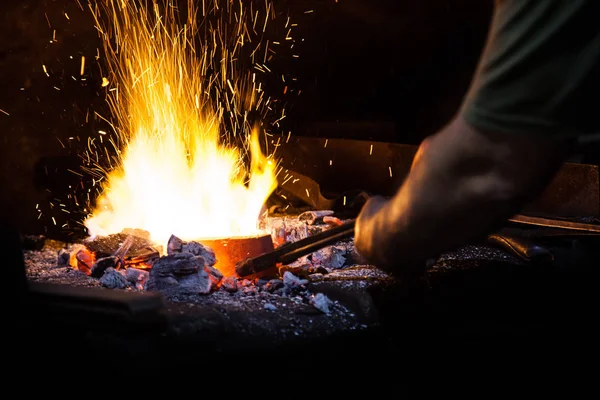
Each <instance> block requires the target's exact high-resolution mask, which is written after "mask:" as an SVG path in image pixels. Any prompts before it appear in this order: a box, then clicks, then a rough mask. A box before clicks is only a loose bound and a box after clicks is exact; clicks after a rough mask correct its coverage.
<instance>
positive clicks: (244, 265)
mask: <svg viewBox="0 0 600 400" xmlns="http://www.w3.org/2000/svg"><path fill="white" fill-rule="evenodd" d="M354 224H355V220H350V221H348V222H345V223H343V224H342V225H339V226H336V227H333V228H330V229H328V230H326V231H323V232H319V233H317V234H315V235H312V236H309V237H307V238H305V239H301V240H298V241H296V242H292V243H287V244H284V245H281V246H279V247H278V248H277V249H275V250H274V251H271V252H268V253H265V254H262V255H260V256H257V257H252V258H246V259H244V260H242V261H240V262H238V263H237V264H236V266H235V272H236V273H237V274H238V275H239V276H240V277H244V276H249V275H254V274H257V273H259V272H263V271H266V270H267V269H269V268H272V267H274V266H275V265H277V264H288V263H290V262H292V261H295V260H297V259H298V258H300V257H302V256H305V255H307V254H310V253H313V252H315V251H317V250H320V249H322V248H324V247H327V246H329V245H332V244H334V243H337V242H339V241H340V240H343V239H347V238H349V237H352V236H354Z"/></svg>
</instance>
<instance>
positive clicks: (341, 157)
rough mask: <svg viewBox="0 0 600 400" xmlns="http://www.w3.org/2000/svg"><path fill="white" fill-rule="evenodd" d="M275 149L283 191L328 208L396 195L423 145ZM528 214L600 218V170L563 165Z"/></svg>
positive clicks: (324, 144)
mask: <svg viewBox="0 0 600 400" xmlns="http://www.w3.org/2000/svg"><path fill="white" fill-rule="evenodd" d="M270 149H271V151H273V149H275V153H274V154H275V158H276V159H277V160H278V162H279V163H280V166H281V167H282V170H281V172H280V173H279V175H278V181H279V185H280V187H281V188H282V189H284V190H288V191H289V192H290V193H292V194H297V195H300V196H301V195H302V193H303V192H306V190H308V191H309V193H307V194H306V195H305V196H304V200H307V199H310V197H311V196H313V197H312V199H310V201H309V204H311V205H313V206H315V207H322V206H327V205H330V204H332V201H333V200H332V199H333V198H335V197H336V196H338V195H339V194H340V193H344V192H348V191H352V190H364V191H367V192H369V193H374V194H380V195H384V196H390V195H392V194H393V193H394V192H395V191H396V190H397V188H398V187H399V186H400V185H401V184H402V182H403V181H404V179H405V178H406V176H407V175H408V173H409V171H410V168H411V165H412V160H413V158H414V156H415V154H416V152H417V149H418V146H414V145H406V144H398V143H385V142H373V141H367V140H350V139H327V138H313V137H302V136H293V135H292V136H289V137H288V136H278V135H275V136H274V137H272V138H271V146H270ZM294 174H296V175H298V177H296V178H294ZM303 177H308V178H310V179H312V181H313V182H315V183H314V184H312V186H314V187H312V186H311V184H310V179H309V180H308V181H309V183H303V182H302V178H303ZM294 185H295V186H297V187H294ZM306 185H308V186H306ZM301 198H302V197H301ZM522 211H523V212H527V213H537V214H542V215H548V216H599V215H600V174H599V168H598V165H592V164H578V163H567V162H566V163H563V165H562V167H561V168H560V169H559V171H558V172H557V174H556V175H555V177H554V178H553V180H552V181H551V183H550V184H549V185H548V186H547V187H546V189H545V190H544V191H543V193H542V194H541V195H540V196H538V198H536V199H535V200H534V201H532V202H531V203H529V204H528V205H527V206H526V207H524V209H523V210H522Z"/></svg>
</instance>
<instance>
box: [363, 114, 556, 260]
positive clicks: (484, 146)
mask: <svg viewBox="0 0 600 400" xmlns="http://www.w3.org/2000/svg"><path fill="white" fill-rule="evenodd" d="M564 151H565V145H564V143H551V142H550V141H549V140H547V139H544V140H540V139H537V140H535V139H531V138H530V139H523V138H520V137H507V136H506V135H494V134H489V133H485V134H484V133H482V132H478V131H476V130H474V129H473V128H471V127H470V126H469V125H467V124H466V123H465V122H464V121H463V120H462V118H461V117H458V118H457V119H456V120H455V121H454V122H453V123H452V124H451V125H449V126H448V127H447V128H446V129H444V130H443V131H442V132H440V133H439V134H437V135H435V136H434V137H432V138H431V139H430V140H429V141H428V143H427V146H426V148H425V149H424V150H423V152H422V154H420V155H419V157H418V159H417V160H416V162H415V164H414V166H413V168H412V170H411V173H410V174H409V176H408V177H407V179H406V181H405V182H404V184H403V185H402V187H401V188H400V190H399V191H398V193H397V194H396V195H395V196H394V197H393V198H392V199H391V200H390V201H389V202H388V203H387V204H385V205H384V206H383V208H382V209H381V210H380V211H379V212H378V213H377V214H376V215H375V216H374V217H373V223H372V229H373V232H372V236H373V240H374V241H376V242H377V243H376V244H374V246H378V250H377V251H376V253H377V254H375V257H374V258H375V259H376V260H377V261H378V263H379V264H381V265H382V266H384V267H387V269H394V268H396V267H397V268H403V265H406V266H412V265H417V264H419V263H422V262H423V261H424V260H426V259H427V258H430V257H433V256H436V255H437V254H439V253H440V252H442V251H445V250H448V249H451V248H453V247H455V246H457V245H461V244H463V243H466V242H468V241H470V240H473V239H475V238H477V237H478V236H481V235H484V234H486V233H488V232H490V231H491V230H493V229H494V228H495V227H496V226H497V225H498V224H499V223H502V222H503V221H505V219H506V218H508V217H510V216H511V215H513V214H515V213H516V212H518V211H519V209H520V208H521V207H522V206H523V205H524V204H525V203H526V202H527V201H528V200H529V199H531V198H532V197H533V196H535V195H537V194H538V193H539V192H540V191H541V190H542V189H543V188H544V187H545V185H546V184H547V183H548V181H549V180H550V178H551V177H552V176H553V174H554V172H555V170H556V168H557V167H558V165H560V161H561V160H562V157H563V155H564ZM374 248H375V247H374Z"/></svg>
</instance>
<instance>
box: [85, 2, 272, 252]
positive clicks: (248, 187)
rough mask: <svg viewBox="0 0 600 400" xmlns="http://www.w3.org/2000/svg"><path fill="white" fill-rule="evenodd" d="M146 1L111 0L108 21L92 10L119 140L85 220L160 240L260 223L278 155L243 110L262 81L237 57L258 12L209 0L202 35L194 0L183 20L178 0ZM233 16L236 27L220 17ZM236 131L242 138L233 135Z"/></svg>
mask: <svg viewBox="0 0 600 400" xmlns="http://www.w3.org/2000/svg"><path fill="white" fill-rule="evenodd" d="M142 3H143V5H135V3H134V2H133V1H130V0H119V1H111V0H106V1H105V8H104V9H103V10H104V12H106V13H107V14H108V16H109V18H108V21H109V26H108V27H103V26H102V24H101V23H100V22H101V18H100V17H99V16H100V13H99V12H98V10H97V9H95V10H92V11H93V12H94V15H95V16H96V22H97V27H98V29H99V31H100V33H101V36H102V38H103V39H104V44H105V50H106V53H107V54H108V55H109V56H110V57H109V59H108V62H109V67H110V70H109V72H110V73H109V78H110V79H109V81H110V82H111V83H110V84H107V85H106V86H108V89H110V90H111V92H109V93H110V94H111V96H109V104H110V108H111V112H112V114H113V116H114V117H115V119H116V124H115V125H116V127H117V128H115V130H116V132H117V133H118V139H119V141H120V142H121V144H122V147H123V149H122V150H120V151H119V153H118V166H116V167H115V168H113V169H112V170H111V171H109V172H108V173H107V176H106V178H105V180H104V182H103V185H102V193H101V195H100V197H99V198H98V201H97V206H96V209H95V210H93V212H92V215H91V216H90V217H89V218H88V219H86V221H85V225H86V227H87V228H88V232H89V233H90V234H91V235H92V236H94V235H106V234H111V233H118V232H121V231H122V230H123V229H125V228H140V229H144V230H147V231H148V232H150V234H151V237H152V239H153V241H155V242H156V243H159V244H165V243H166V241H167V240H168V238H169V237H170V235H171V234H175V235H177V236H179V237H180V238H182V239H184V240H198V239H207V238H221V237H238V236H254V235H257V234H259V233H260V231H259V229H258V220H259V217H260V213H261V209H262V207H263V205H264V203H265V201H266V200H267V198H268V196H269V195H270V194H271V193H272V191H273V190H274V189H275V188H276V186H277V181H276V177H275V162H274V161H273V160H270V159H268V158H267V157H266V156H264V155H263V154H262V153H261V150H260V145H259V129H258V128H257V127H256V126H252V125H251V123H250V122H249V118H247V116H248V114H249V113H250V112H252V111H255V110H259V109H260V107H264V102H265V99H264V98H263V94H262V91H261V89H260V85H258V84H257V82H256V79H255V76H254V75H253V74H251V73H248V72H247V71H246V73H245V74H244V73H243V72H244V71H241V70H239V69H240V67H236V66H237V65H238V64H236V60H237V57H238V56H239V52H240V51H241V50H240V48H241V47H242V46H243V44H244V41H248V35H249V33H248V21H250V22H252V20H253V18H257V15H256V13H255V15H252V14H251V12H252V11H250V13H249V12H246V10H245V9H244V7H245V6H244V5H243V2H239V10H236V11H235V18H234V17H233V16H232V15H228V14H227V12H231V13H234V9H233V7H234V5H233V4H237V3H233V2H231V1H227V10H222V9H221V8H219V7H218V3H219V2H218V1H217V0H215V1H214V3H213V8H212V9H211V11H206V10H205V9H204V8H205V4H204V2H202V4H203V6H202V7H203V10H202V17H203V18H204V19H203V21H205V20H206V21H207V20H208V19H209V18H210V17H215V18H216V19H217V21H216V22H215V24H216V25H213V24H212V23H210V26H211V28H210V29H208V28H206V31H207V32H208V33H209V34H208V35H206V36H207V38H206V39H205V40H204V41H202V43H201V44H200V45H199V46H196V45H195V44H194V43H195V42H196V39H197V37H198V32H199V31H200V30H199V26H198V24H197V18H196V16H197V15H198V10H196V9H195V7H194V6H193V1H189V2H188V9H187V14H188V16H187V22H186V23H185V24H183V25H181V24H179V23H178V20H177V15H178V11H177V10H176V9H175V8H174V6H172V5H171V4H158V3H157V1H156V0H153V1H151V3H152V5H151V7H150V6H149V5H148V4H147V2H142ZM211 13H212V14H211ZM244 13H246V14H245V15H248V14H250V15H251V16H250V17H247V16H244ZM265 21H266V20H265ZM265 23H266V22H265ZM226 24H230V26H229V28H230V29H223V26H225V25H226ZM232 24H233V25H232ZM219 27H221V30H219V29H218V28H219ZM217 61H219V62H218V63H217ZM215 66H217V67H216V68H215ZM113 81H116V82H113ZM104 83H106V82H104ZM103 86H104V85H103ZM215 97H216V98H215ZM232 116H235V117H240V116H242V118H241V119H242V121H243V123H242V124H239V123H237V122H235V121H238V120H239V119H240V118H237V119H235V118H233V117H232ZM225 119H229V120H228V122H230V124H229V126H230V128H229V131H227V130H226V128H224V125H225V124H224V120H225ZM231 121H233V122H231ZM231 127H233V128H231ZM231 129H233V132H232V131H231ZM231 139H233V140H237V141H238V142H240V141H241V144H242V147H235V146H233V145H232V144H231V143H227V141H228V140H229V141H230V142H232V140H231ZM246 152H249V154H250V155H251V158H250V159H251V162H250V168H249V169H248V168H246V166H245V164H244V155H245V153H246Z"/></svg>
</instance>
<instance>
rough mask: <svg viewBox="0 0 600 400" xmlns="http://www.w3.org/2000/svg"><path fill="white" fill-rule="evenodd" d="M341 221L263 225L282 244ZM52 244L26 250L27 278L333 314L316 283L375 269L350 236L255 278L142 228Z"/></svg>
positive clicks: (317, 218)
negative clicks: (223, 268)
mask: <svg viewBox="0 0 600 400" xmlns="http://www.w3.org/2000/svg"><path fill="white" fill-rule="evenodd" d="M341 223H343V221H341V220H339V219H337V218H336V217H334V216H333V212H331V211H308V212H304V213H302V214H300V215H298V216H283V217H270V218H265V219H264V220H262V221H261V223H260V228H261V229H262V230H263V231H265V232H267V233H270V234H271V237H272V239H273V243H274V246H275V247H277V246H280V245H282V244H285V243H290V242H294V241H297V240H300V239H303V238H306V237H308V236H310V235H313V234H316V233H319V232H322V231H324V230H326V229H328V228H330V227H333V226H337V225H339V224H341ZM47 242H48V243H46V244H45V245H44V249H43V250H41V251H33V252H32V251H29V252H26V254H25V257H26V265H27V273H28V277H29V279H33V280H37V281H46V282H50V283H68V284H72V285H78V286H81V285H83V286H102V287H105V288H109V289H116V290H129V291H144V290H147V291H153V292H160V293H161V294H163V295H164V296H165V298H166V299H167V300H169V301H173V302H196V303H197V302H199V301H204V302H205V299H206V298H207V297H209V298H210V297H212V298H214V299H217V298H221V299H223V298H229V299H231V300H233V299H236V300H239V301H243V300H244V298H261V299H262V302H263V304H264V309H265V310H267V311H276V310H277V309H278V304H280V303H281V302H280V301H278V300H281V299H288V300H289V299H292V300H293V301H295V302H297V303H302V304H305V305H309V306H312V307H314V308H315V309H317V310H319V311H321V312H323V313H326V314H328V313H330V312H332V311H333V310H335V309H336V307H338V308H339V307H341V306H340V305H339V304H338V303H337V302H336V301H332V300H331V299H330V298H328V297H327V296H326V295H325V294H323V293H313V292H312V291H311V290H310V286H311V285H310V284H311V283H318V282H325V281H330V280H339V279H342V280H352V279H353V277H354V278H356V280H362V279H364V278H365V276H366V275H369V274H370V275H372V274H373V273H374V270H373V269H372V268H371V267H366V266H362V263H361V259H360V256H359V255H358V253H357V252H356V250H355V248H354V243H353V241H352V240H346V241H341V242H338V243H336V244H334V245H332V246H329V247H326V248H324V249H321V250H319V251H316V252H314V253H312V254H309V255H307V256H304V257H302V258H300V259H298V260H296V261H295V262H293V263H290V264H289V265H284V266H282V267H280V268H278V269H277V272H275V273H274V274H273V275H272V276H262V277H260V278H254V279H245V278H238V277H226V276H223V274H222V273H221V272H220V271H219V269H218V259H217V258H216V256H215V253H214V251H213V250H212V249H211V248H209V247H207V246H205V245H202V244H201V243H198V242H194V241H183V240H181V239H180V238H178V237H176V236H175V235H173V236H171V238H170V240H169V242H168V244H167V248H166V251H164V252H163V249H161V248H159V247H157V246H155V245H153V243H152V242H151V240H150V235H149V234H148V233H147V232H145V231H142V230H139V229H128V230H125V231H123V232H121V233H118V234H113V235H109V236H105V237H96V238H87V239H85V240H83V241H82V242H81V243H74V244H70V245H64V244H62V245H61V244H60V243H55V244H54V246H53V245H52V242H51V241H47ZM162 254H164V255H162ZM367 270H368V271H370V272H365V271H367ZM377 274H379V273H377ZM379 278H385V277H383V276H381V277H379Z"/></svg>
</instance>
